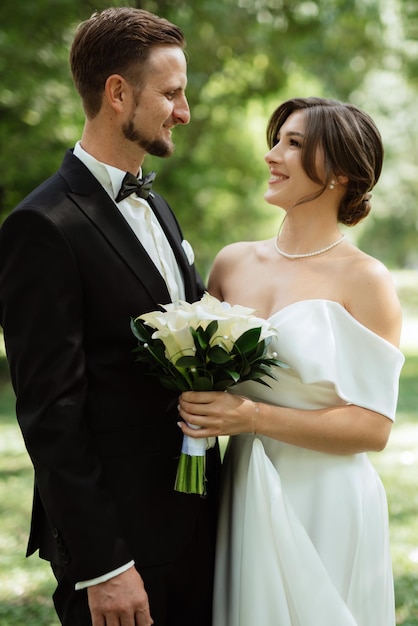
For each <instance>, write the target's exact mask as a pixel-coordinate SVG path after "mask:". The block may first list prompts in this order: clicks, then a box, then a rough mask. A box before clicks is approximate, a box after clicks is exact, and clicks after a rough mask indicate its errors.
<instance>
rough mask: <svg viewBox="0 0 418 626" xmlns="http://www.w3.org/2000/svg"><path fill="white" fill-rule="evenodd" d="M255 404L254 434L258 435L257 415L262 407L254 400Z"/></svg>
mask: <svg viewBox="0 0 418 626" xmlns="http://www.w3.org/2000/svg"><path fill="white" fill-rule="evenodd" d="M253 404H254V415H253V435H256V434H257V430H256V427H257V415H258V412H259V410H260V407H259V406H258V403H257V402H254V403H253Z"/></svg>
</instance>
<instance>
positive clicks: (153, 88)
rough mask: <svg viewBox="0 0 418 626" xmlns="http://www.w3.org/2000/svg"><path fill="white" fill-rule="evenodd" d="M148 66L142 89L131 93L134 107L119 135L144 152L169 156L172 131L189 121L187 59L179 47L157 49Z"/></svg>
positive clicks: (149, 59) (172, 146) (154, 50)
mask: <svg viewBox="0 0 418 626" xmlns="http://www.w3.org/2000/svg"><path fill="white" fill-rule="evenodd" d="M147 66H148V67H147V70H146V71H145V75H144V84H143V87H142V88H141V89H140V90H138V91H136V93H135V94H134V105H133V107H132V111H131V114H130V117H129V119H128V120H127V121H126V122H125V123H124V124H123V126H122V132H123V134H124V136H125V138H126V139H128V140H129V141H132V142H134V143H136V144H137V145H138V147H139V148H140V149H141V150H144V151H145V152H146V153H148V154H152V155H154V156H158V157H168V156H170V155H171V154H172V153H173V151H174V144H173V141H172V138H171V132H172V131H171V129H172V128H174V126H176V125H177V124H188V123H189V121H190V110H189V105H188V102H187V99H186V95H185V89H186V85H187V66H186V59H185V57H184V53H183V51H182V50H181V48H179V47H178V46H157V47H155V48H154V49H153V50H152V51H151V53H150V56H149V58H148V61H147ZM134 88H135V87H134Z"/></svg>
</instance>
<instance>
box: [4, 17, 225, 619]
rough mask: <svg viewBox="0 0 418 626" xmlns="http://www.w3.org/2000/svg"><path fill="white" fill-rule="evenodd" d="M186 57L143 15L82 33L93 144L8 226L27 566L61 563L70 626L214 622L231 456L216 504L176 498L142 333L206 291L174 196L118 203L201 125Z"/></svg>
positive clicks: (7, 282)
mask: <svg viewBox="0 0 418 626" xmlns="http://www.w3.org/2000/svg"><path fill="white" fill-rule="evenodd" d="M184 46H185V42H184V39H183V35H182V33H181V31H180V29H179V28H178V27H177V26H175V25H173V24H171V23H169V22H168V21H166V20H164V19H162V18H159V17H157V16H155V15H153V14H150V13H148V12H146V11H142V10H138V9H130V8H114V9H107V10H105V11H103V12H101V13H98V14H94V15H93V16H92V17H91V18H90V19H89V20H87V21H86V22H84V23H83V24H81V25H80V27H79V29H78V31H77V33H76V35H75V39H74V42H73V45H72V48H71V55H70V60H71V69H72V73H73V78H74V82H75V85H76V88H77V90H78V92H79V94H80V96H81V99H82V103H83V107H84V110H85V114H86V122H85V127H84V131H83V134H82V138H81V142H78V143H77V145H76V146H75V149H74V151H72V150H71V151H69V152H68V153H67V154H66V155H65V158H64V161H63V163H62V165H61V167H60V169H59V171H58V172H57V173H55V174H54V175H53V176H52V177H51V178H50V179H49V180H47V181H46V182H44V183H43V184H42V185H40V187H38V188H37V189H35V191H33V192H32V193H31V194H30V195H29V196H28V197H27V198H25V199H24V200H23V201H22V202H21V203H20V204H19V206H18V207H16V209H15V210H14V211H13V212H12V213H11V215H10V216H9V217H8V218H7V219H6V220H5V222H4V224H3V226H2V228H1V231H0V320H1V324H2V326H3V328H4V336H5V343H6V349H7V355H8V360H9V365H10V371H11V376H12V381H13V385H14V389H15V392H16V396H17V416H18V420H19V424H20V427H21V429H22V432H23V436H24V439H25V443H26V446H27V449H28V452H29V454H30V456H31V459H32V462H33V465H34V469H35V495H34V505H33V515H32V526H31V534H30V539H29V545H28V555H29V554H32V553H33V552H34V551H35V550H37V549H39V553H40V556H41V557H42V558H45V559H47V560H48V561H50V562H51V565H52V568H53V571H54V574H55V576H56V578H57V581H58V586H57V590H56V593H55V594H54V602H55V606H56V610H57V613H58V615H59V617H60V620H61V622H62V624H64V625H65V626H90V625H91V624H93V626H104V625H105V624H106V626H113V625H116V624H118V625H119V624H120V625H121V626H148V625H149V624H152V623H154V624H155V625H156V626H177V625H178V626H180V625H181V626H209V625H210V623H211V616H210V613H211V591H212V574H213V553H214V538H215V517H216V496H217V493H216V491H217V476H218V469H219V450H218V447H217V446H216V447H215V448H213V449H211V450H209V451H208V453H207V479H208V484H207V491H208V495H207V497H206V498H201V497H200V496H197V495H186V494H182V493H177V492H175V491H174V488H173V487H174V481H175V474H176V468H177V462H178V457H179V455H180V449H181V441H182V433H181V431H180V429H179V428H178V426H177V421H178V419H179V418H178V412H177V401H178V398H177V396H176V394H175V393H172V392H169V391H166V390H165V389H164V388H163V387H162V386H160V385H159V383H158V381H157V380H155V379H152V378H150V377H147V376H146V372H144V371H143V370H141V369H140V366H139V364H138V363H135V354H134V352H133V350H134V348H135V339H134V337H133V335H132V333H131V331H130V318H131V317H135V316H137V315H140V314H142V313H144V312H148V311H151V310H155V309H156V308H158V305H159V304H164V303H167V302H169V301H172V300H176V299H178V298H180V299H187V300H188V301H194V300H197V299H199V298H200V297H201V295H202V293H203V290H204V286H203V284H202V282H201V280H200V278H199V277H198V275H197V273H196V271H195V268H194V264H193V253H192V249H191V247H190V245H189V244H188V243H187V242H186V241H184V240H183V236H182V233H181V230H180V227H179V225H178V223H177V221H176V218H175V217H174V215H173V213H172V211H171V209H170V207H169V206H168V204H167V203H166V202H165V200H164V199H163V198H162V197H161V196H159V195H158V194H157V193H155V192H153V191H151V193H150V194H149V196H148V197H147V198H146V196H147V193H148V192H147V190H146V189H144V187H142V188H139V189H138V191H137V193H138V195H137V193H133V194H131V195H129V193H128V192H129V191H133V190H135V188H134V187H133V186H132V184H131V187H130V188H129V189H128V192H127V194H125V193H123V192H120V187H121V184H122V182H123V181H124V179H125V178H126V174H127V173H130V174H131V175H134V176H135V177H136V176H137V175H138V174H139V175H140V176H142V170H141V166H142V163H143V160H144V157H145V155H146V154H153V155H156V156H160V157H167V156H170V155H171V154H172V152H173V149H174V146H173V143H172V138H171V134H172V129H173V128H174V127H175V126H176V125H177V124H187V123H188V122H189V119H190V112H189V107H188V103H187V99H186V96H185V88H186V82H187V78H186V71H187V67H186V61H185V56H184V52H183V49H184ZM134 182H135V181H134ZM145 187H147V185H145ZM141 196H142V197H141Z"/></svg>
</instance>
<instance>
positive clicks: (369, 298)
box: [345, 250, 402, 345]
mask: <svg viewBox="0 0 418 626" xmlns="http://www.w3.org/2000/svg"><path fill="white" fill-rule="evenodd" d="M346 269H347V271H346V272H345V276H346V289H345V291H346V294H345V295H346V297H345V305H346V308H347V310H348V311H349V312H350V313H351V314H352V315H353V317H355V318H356V319H358V320H359V321H360V322H361V323H362V324H363V325H364V326H366V327H368V328H370V329H371V330H373V331H374V332H375V333H376V334H378V335H380V336H382V337H383V338H384V339H387V340H388V341H390V342H391V343H394V344H395V345H399V339H400V332H401V324H402V312H401V306H400V303H399V298H398V295H397V292H396V287H395V284H394V281H393V278H392V275H391V273H390V272H389V270H388V269H387V267H386V266H385V265H384V264H383V263H382V262H381V261H379V260H378V259H376V258H374V257H372V256H370V255H368V254H366V253H364V252H362V251H360V250H358V251H357V253H355V254H353V255H352V259H351V262H350V263H349V264H347V268H346Z"/></svg>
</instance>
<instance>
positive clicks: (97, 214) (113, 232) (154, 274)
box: [60, 150, 196, 307]
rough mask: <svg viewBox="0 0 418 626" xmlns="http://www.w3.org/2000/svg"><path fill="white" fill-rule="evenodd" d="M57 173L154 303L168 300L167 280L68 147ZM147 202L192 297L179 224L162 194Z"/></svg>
mask: <svg viewBox="0 0 418 626" xmlns="http://www.w3.org/2000/svg"><path fill="white" fill-rule="evenodd" d="M60 174H61V175H62V176H63V177H64V178H65V179H66V180H67V182H68V184H69V186H70V188H71V189H72V191H71V192H69V194H68V196H69V197H70V198H71V200H72V201H73V202H74V204H75V205H76V206H77V207H78V208H79V210H81V211H82V213H83V214H84V215H85V216H86V217H87V218H88V219H89V220H90V222H91V223H92V224H93V225H94V226H95V227H96V228H97V229H99V230H100V232H101V234H102V236H103V237H104V238H105V239H106V241H107V242H108V244H109V245H110V246H111V247H112V248H113V250H114V251H115V253H116V254H118V255H119V256H120V257H121V258H122V259H123V260H124V262H125V263H126V264H127V266H128V267H129V268H130V270H131V271H132V272H133V273H134V274H135V276H136V277H137V278H138V280H139V281H140V282H141V283H142V284H143V286H144V288H145V289H146V290H147V291H148V293H149V295H150V296H151V298H152V299H153V300H154V302H155V304H156V307H157V306H158V305H159V304H165V303H167V302H170V300H171V298H170V295H169V292H168V289H167V286H166V283H165V281H164V279H163V277H162V276H161V274H160V272H159V271H158V269H157V268H156V266H155V265H154V263H153V262H152V260H151V259H150V257H149V256H148V254H147V252H146V250H145V249H144V247H143V246H142V244H141V243H140V242H139V241H138V238H137V237H136V235H135V234H134V233H133V231H132V229H131V228H130V226H129V225H128V223H127V222H126V220H125V219H124V218H123V216H122V215H121V213H120V211H119V210H118V208H117V206H116V205H115V204H114V202H113V201H112V200H111V198H110V197H109V195H108V194H107V193H106V191H105V190H104V189H103V187H102V186H101V185H100V183H99V182H98V181H97V179H96V178H95V177H94V176H93V175H92V174H91V172H90V171H89V170H88V168H86V167H85V165H84V164H83V163H81V161H80V160H79V159H77V157H75V156H74V155H73V154H72V151H71V150H70V151H68V152H67V154H66V155H65V157H64V161H63V164H62V166H61V169H60ZM150 205H151V207H152V209H153V211H154V213H155V215H156V217H157V219H158V221H159V223H160V224H161V227H162V228H163V230H164V233H165V235H166V237H167V239H168V241H169V243H170V245H171V247H172V249H173V252H174V254H175V257H176V260H177V262H178V264H179V267H180V270H181V272H182V274H183V277H184V282H185V290H186V297H188V298H189V299H191V300H194V299H195V298H196V285H195V279H194V271H193V270H192V267H191V266H190V265H189V262H188V260H187V258H186V255H185V253H184V250H183V248H182V246H181V240H182V237H181V231H180V227H179V225H178V223H177V221H176V219H175V217H174V215H173V214H172V212H171V211H170V209H169V207H168V205H167V204H166V203H165V201H164V200H163V199H162V198H161V197H159V196H158V195H154V194H153V197H152V198H151V197H150Z"/></svg>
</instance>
